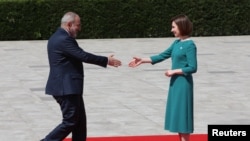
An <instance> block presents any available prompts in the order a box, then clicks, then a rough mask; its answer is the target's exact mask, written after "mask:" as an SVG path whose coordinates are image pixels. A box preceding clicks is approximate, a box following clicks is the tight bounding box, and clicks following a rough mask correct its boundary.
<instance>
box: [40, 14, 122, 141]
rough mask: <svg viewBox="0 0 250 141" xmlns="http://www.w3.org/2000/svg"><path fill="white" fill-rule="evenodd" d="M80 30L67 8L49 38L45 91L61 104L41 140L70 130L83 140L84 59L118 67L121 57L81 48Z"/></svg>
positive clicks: (58, 140) (54, 140) (55, 139)
mask: <svg viewBox="0 0 250 141" xmlns="http://www.w3.org/2000/svg"><path fill="white" fill-rule="evenodd" d="M80 30H81V22H80V17H79V15H78V14H76V13H74V12H67V13H66V14H64V16H63V17H62V19H61V27H59V28H58V29H57V31H56V32H55V33H54V34H53V35H52V36H51V37H50V39H49V40H48V45H47V49H48V59H49V65H50V72H49V77H48V81H47V85H46V94H48V95H52V96H53V97H54V99H55V100H56V101H57V103H58V104H59V105H60V108H61V112H62V115H63V119H62V122H61V123H60V124H59V125H58V126H57V127H55V129H53V130H52V131H51V132H50V133H49V134H48V135H47V136H46V137H45V138H44V139H42V140H43V141H62V140H63V139H65V138H66V137H67V136H68V135H69V134H70V133H72V141H86V136H87V129H86V128H87V127H86V113H85V107H84V101H83V97H82V95H83V82H84V81H83V80H84V70H83V62H85V63H90V64H94V65H99V66H102V67H107V65H110V66H114V67H118V66H121V61H119V60H117V59H115V58H114V57H113V55H111V56H109V57H105V56H99V55H94V54H91V53H88V52H86V51H84V50H83V49H82V48H80V47H79V46H78V43H77V42H76V39H75V38H76V36H77V33H78V32H79V31H80Z"/></svg>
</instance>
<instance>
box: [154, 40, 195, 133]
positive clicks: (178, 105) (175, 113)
mask: <svg viewBox="0 0 250 141" xmlns="http://www.w3.org/2000/svg"><path fill="white" fill-rule="evenodd" d="M196 52H197V51H196V45H195V44H194V42H193V41H192V40H190V39H188V40H184V41H181V40H179V39H178V40H175V41H174V43H173V44H172V45H171V46H170V47H169V48H168V49H166V50H165V51H164V52H162V53H160V54H158V55H154V56H151V57H150V58H151V60H152V64H156V63H159V62H161V61H163V60H165V59H168V58H170V57H171V59H172V70H174V69H181V70H182V72H183V74H181V75H174V76H172V77H171V79H170V85H169V92H168V98H167V104H166V117H165V129H166V130H169V131H171V132H178V133H193V130H194V122H193V77H192V73H195V72H196V71H197V53H196Z"/></svg>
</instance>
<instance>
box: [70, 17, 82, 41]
mask: <svg viewBox="0 0 250 141" xmlns="http://www.w3.org/2000/svg"><path fill="white" fill-rule="evenodd" d="M80 31H81V21H80V17H79V16H76V17H75V22H73V23H71V24H70V25H69V33H70V35H71V36H72V37H74V38H76V36H77V34H78V32H80Z"/></svg>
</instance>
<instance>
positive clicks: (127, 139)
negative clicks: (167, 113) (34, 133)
mask: <svg viewBox="0 0 250 141" xmlns="http://www.w3.org/2000/svg"><path fill="white" fill-rule="evenodd" d="M64 141H71V139H70V138H68V139H65V140H64ZM87 141H179V138H178V135H150V136H148V135H145V136H114V137H88V139H87ZM190 141H207V134H192V135H191V136H190Z"/></svg>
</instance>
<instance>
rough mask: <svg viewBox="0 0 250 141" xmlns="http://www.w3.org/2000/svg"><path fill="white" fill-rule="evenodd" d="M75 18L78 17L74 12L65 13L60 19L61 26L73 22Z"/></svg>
mask: <svg viewBox="0 0 250 141" xmlns="http://www.w3.org/2000/svg"><path fill="white" fill-rule="evenodd" d="M76 16H78V15H77V14H76V13H74V12H67V13H65V14H64V15H63V17H62V19H61V24H63V23H68V22H74V21H75V17H76Z"/></svg>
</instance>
